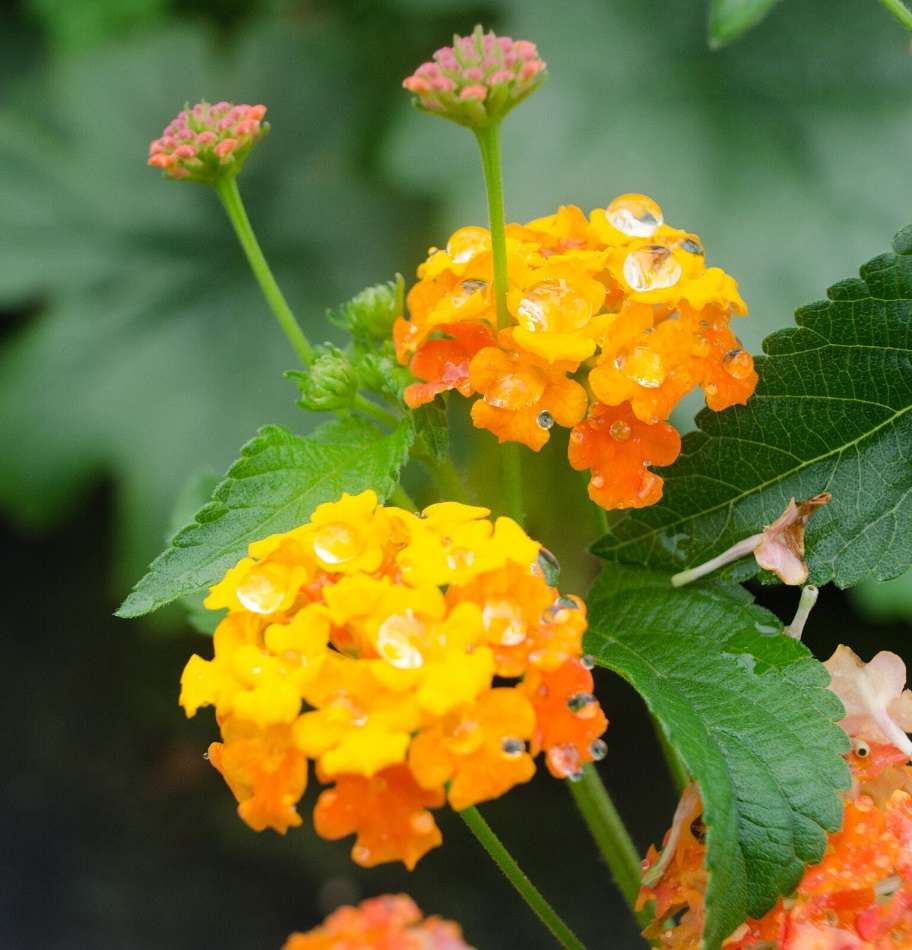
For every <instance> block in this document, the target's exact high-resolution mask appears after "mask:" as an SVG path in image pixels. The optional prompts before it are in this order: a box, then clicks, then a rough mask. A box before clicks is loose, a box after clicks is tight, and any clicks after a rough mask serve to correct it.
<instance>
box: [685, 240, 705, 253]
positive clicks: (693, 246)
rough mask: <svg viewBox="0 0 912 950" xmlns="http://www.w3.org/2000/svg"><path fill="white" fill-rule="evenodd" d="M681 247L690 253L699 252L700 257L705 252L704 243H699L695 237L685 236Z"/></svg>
mask: <svg viewBox="0 0 912 950" xmlns="http://www.w3.org/2000/svg"><path fill="white" fill-rule="evenodd" d="M679 247H680V248H681V250H682V251H687V253H688V254H698V255H699V256H700V257H702V256H703V254H704V251H703V247H702V245H700V244H698V243H697V242H696V241H695V240H694V239H693V238H684V240H683V241H681V243H680V245H679Z"/></svg>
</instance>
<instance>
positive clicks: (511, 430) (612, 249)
mask: <svg viewBox="0 0 912 950" xmlns="http://www.w3.org/2000/svg"><path fill="white" fill-rule="evenodd" d="M506 238H507V259H508V260H507V270H508V279H509V286H508V289H507V304H508V309H509V313H510V319H511V321H512V323H511V325H510V326H508V327H506V328H503V329H501V330H500V332H499V333H497V337H496V344H495V343H493V342H492V343H488V344H487V345H483V346H479V347H478V348H476V349H475V350H474V355H471V356H470V355H469V350H470V348H469V347H466V345H465V344H464V342H463V341H462V338H463V337H464V336H466V335H468V332H469V331H468V330H467V329H463V330H460V331H457V330H456V329H455V327H457V326H459V325H460V324H462V323H463V322H464V321H468V322H470V323H471V325H472V326H473V327H474V328H475V329H474V331H473V332H474V334H476V336H475V338H476V339H478V337H479V335H480V331H479V330H478V329H477V328H478V327H479V326H486V327H487V328H488V329H489V330H490V332H491V334H493V333H494V331H495V329H496V315H495V308H494V301H493V299H492V294H491V290H492V281H493V274H492V259H491V246H490V237H489V235H488V232H487V230H486V229H485V228H481V227H475V226H472V227H466V228H461V229H460V230H459V231H457V232H456V233H455V234H454V235H453V236H452V238H451V239H450V241H449V242H448V244H447V247H446V249H445V250H438V249H436V248H432V249H431V251H430V253H429V256H428V259H427V260H426V261H425V262H424V263H423V264H422V265H421V266H420V267H419V268H418V278H419V279H418V283H417V284H415V286H414V287H413V288H412V290H411V291H410V292H409V294H408V298H407V303H408V318H407V319H406V318H405V317H404V316H403V317H402V318H400V319H399V320H398V321H397V324H396V327H395V329H394V337H395V341H396V348H397V354H398V356H399V360H400V362H402V363H403V364H405V365H409V366H410V367H411V369H412V372H413V373H414V374H415V375H416V376H417V377H418V378H419V379H420V380H422V382H421V383H417V384H415V385H414V386H411V387H409V388H408V389H407V390H406V401H407V403H408V404H409V405H410V406H413V407H414V406H416V405H420V404H421V403H423V402H426V401H429V400H430V399H432V398H434V396H435V395H436V394H437V393H441V392H444V391H447V390H449V389H455V390H457V391H458V392H459V393H460V394H461V395H463V396H467V397H473V396H478V397H480V398H477V399H475V400H474V402H473V405H472V410H471V414H472V421H473V422H474V424H475V425H476V426H477V427H478V428H483V429H488V430H489V431H491V432H492V433H494V435H496V436H497V438H498V440H499V441H500V442H507V441H510V442H521V443H522V444H524V445H527V446H528V447H529V448H530V449H532V450H533V451H538V450H539V449H540V448H541V447H542V446H543V445H544V444H545V443H546V442H547V441H548V438H549V434H550V433H549V430H550V428H551V427H552V426H553V425H561V426H566V427H568V428H573V427H574V426H576V427H577V428H576V429H575V430H574V435H577V434H581V435H582V442H583V444H582V445H576V446H574V444H573V443H572V442H571V447H570V460H571V464H572V465H573V466H574V467H576V468H592V469H593V479H592V482H591V484H590V491H589V494H590V497H592V499H593V500H594V501H595V502H596V503H597V504H599V505H601V506H602V507H603V508H629V507H643V506H645V505H652V504H655V503H656V502H657V501H658V500H659V499H660V498H661V495H662V480H661V478H659V477H658V476H656V475H655V474H653V473H652V472H650V471H648V469H649V468H650V467H651V466H652V465H669V464H671V462H673V461H674V458H675V457H676V456H677V454H678V451H679V445H680V440H679V439H678V438H677V434H676V433H675V434H674V435H672V434H671V431H672V430H671V427H670V426H669V425H668V423H667V422H666V420H667V419H668V418H669V416H670V414H671V412H672V410H673V409H674V407H675V406H676V405H677V404H678V403H679V402H680V400H681V399H682V398H683V397H684V396H686V395H687V393H689V392H690V391H691V390H693V389H694V388H695V387H699V388H702V390H703V392H704V395H705V397H706V404H707V406H708V407H709V408H710V409H712V410H714V411H720V410H722V409H725V408H728V407H729V406H732V405H735V404H743V403H745V402H747V400H748V399H749V398H750V396H751V395H752V394H753V392H754V389H755V387H756V385H757V374H756V372H755V371H754V364H753V359H752V358H751V356H750V354H748V353H747V352H745V351H744V350H743V348H742V347H741V345H740V343H739V342H738V339H737V337H736V336H735V335H734V333H733V332H732V330H731V328H730V325H729V323H730V320H731V318H732V317H733V316H737V315H742V314H744V313H745V312H746V308H745V305H744V301H743V300H742V299H741V297H740V295H739V293H738V288H737V285H736V283H735V281H734V280H733V279H732V278H731V277H730V276H729V275H728V274H726V273H725V272H724V271H722V270H720V269H719V268H715V267H709V268H707V267H706V264H705V261H704V254H705V252H704V249H703V245H702V242H701V241H700V239H699V237H698V236H697V235H694V234H690V233H689V232H686V231H681V230H678V229H676V228H672V227H670V226H668V225H666V224H665V221H664V216H663V214H662V210H661V208H660V207H659V206H658V204H656V202H655V201H653V200H652V199H651V198H649V197H647V196H645V195H636V194H628V195H621V196H620V197H618V198H616V199H615V200H614V201H612V202H611V203H610V204H609V205H607V207H605V208H597V209H596V210H594V211H593V212H592V213H591V214H590V215H589V216H588V217H587V216H586V215H585V214H584V213H583V212H582V211H581V210H580V209H579V208H577V207H575V206H572V205H569V206H564V207H562V208H560V209H559V210H558V211H557V212H556V213H555V214H553V215H549V216H546V217H542V218H537V219H535V220H533V221H530V222H528V223H527V224H525V225H520V224H511V225H508V226H507V229H506ZM435 333H436V334H437V336H436V337H435V335H434V334H435ZM441 335H442V338H440V337H441ZM467 357H468V358H470V360H471V362H470V364H469V373H468V378H466V373H465V368H464V367H465V361H466V358H467ZM571 374H579V376H580V378H579V379H571V378H570V375H571ZM583 379H585V382H586V384H587V385H586V386H584V385H583ZM590 404H591V405H590ZM587 406H588V407H589V408H590V412H589V419H590V420H594V421H595V424H594V425H589V423H588V422H587V423H582V428H581V427H580V425H579V424H580V420H581V419H582V418H583V417H584V416H585V415H586V410H587ZM605 407H610V408H611V409H613V410H615V411H616V413H617V414H616V416H615V417H613V418H612V419H611V421H612V422H613V421H615V420H619V424H620V423H624V424H626V425H629V426H632V424H633V420H636V422H637V423H638V424H639V425H637V427H636V430H635V434H634V435H633V437H631V438H628V439H626V440H615V443H614V444H610V443H608V442H607V441H605V439H601V438H599V437H598V436H595V435H593V434H592V432H591V431H590V430H592V429H597V428H598V422H599V420H600V419H602V418H607V417H608V416H607V413H606V409H605ZM650 430H652V431H650ZM578 441H579V440H578Z"/></svg>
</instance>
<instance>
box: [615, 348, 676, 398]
mask: <svg viewBox="0 0 912 950" xmlns="http://www.w3.org/2000/svg"><path fill="white" fill-rule="evenodd" d="M624 375H625V376H627V378H628V379H632V380H633V381H634V382H635V383H636V384H637V385H639V386H642V387H643V388H644V389H658V388H659V386H661V385H662V383H664V382H665V377H666V376H667V375H668V374H667V373H666V372H665V364H664V363H663V361H662V357H661V355H660V354H659V353H657V352H656V351H655V350H653V349H652V348H651V347H648V346H635V347H634V348H633V351H632V352H631V354H630V358H629V359H628V360H627V366H626V367H625V369H624Z"/></svg>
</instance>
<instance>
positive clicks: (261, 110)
mask: <svg viewBox="0 0 912 950" xmlns="http://www.w3.org/2000/svg"><path fill="white" fill-rule="evenodd" d="M247 115H249V116H250V118H251V119H256V121H257V122H262V121H263V117H264V116H265V115H266V106H264V105H262V103H261V104H260V105H257V106H251V107H250V109H249V110H248V111H247Z"/></svg>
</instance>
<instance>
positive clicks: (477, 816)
mask: <svg viewBox="0 0 912 950" xmlns="http://www.w3.org/2000/svg"><path fill="white" fill-rule="evenodd" d="M459 817H460V818H462V820H463V821H464V822H465V823H466V825H468V827H469V830H470V831H471V832H472V834H473V835H475V837H476V838H477V839H478V842H479V843H480V844H481V846H482V847H483V848H484V849H485V851H487V852H488V855H489V856H490V858H491V859H492V860H493V861H494V863H495V864H496V865H497V866H498V867H499V868H500V870H501V871H503V873H504V876H505V877H506V878H507V880H508V881H509V882H510V883H511V884H512V885H513V887H514V888H515V889H516V891H517V893H518V894H519V896H520V897H522V899H523V900H524V901H525V902H526V903H527V904H528V905H529V907H530V908H531V909H532V910H533V912H534V913H535V914H536V916H537V917H538V919H539V920H540V921H541V922H542V923H543V924H544V925H545V926H546V927H547V928H548V930H550V931H551V933H552V934H553V935H554V937H555V939H556V940H557V942H558V943H559V944H560V945H561V946H562V947H566V948H568V950H585V946H584V944H583V943H582V942H581V941H580V939H579V938H578V937H577V936H576V934H574V933H573V931H572V930H571V929H570V928H569V927H568V926H567V925H566V924H565V923H564V922H563V920H561V918H560V917H559V916H558V915H557V911H555V910H554V908H553V907H552V906H551V905H550V904H549V903H548V901H547V900H546V899H545V898H544V896H543V895H542V893H541V891H539V890H538V888H537V887H536V886H535V885H534V884H533V883H532V882H531V881H530V880H529V878H528V877H526V875H525V873H524V872H523V870H522V868H521V867H520V866H519V865H518V864H517V863H516V859H515V858H514V857H513V855H512V854H510V852H509V851H508V850H507V849H506V847H505V846H504V844H503V842H502V841H501V840H500V838H498V837H497V835H496V834H495V833H494V830H493V829H492V828H491V826H490V825H489V824H488V823H487V822H486V821H485V820H484V818H482V816H481V812H479V811H478V809H477V808H465V809H463V810H462V811H461V812H459Z"/></svg>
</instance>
